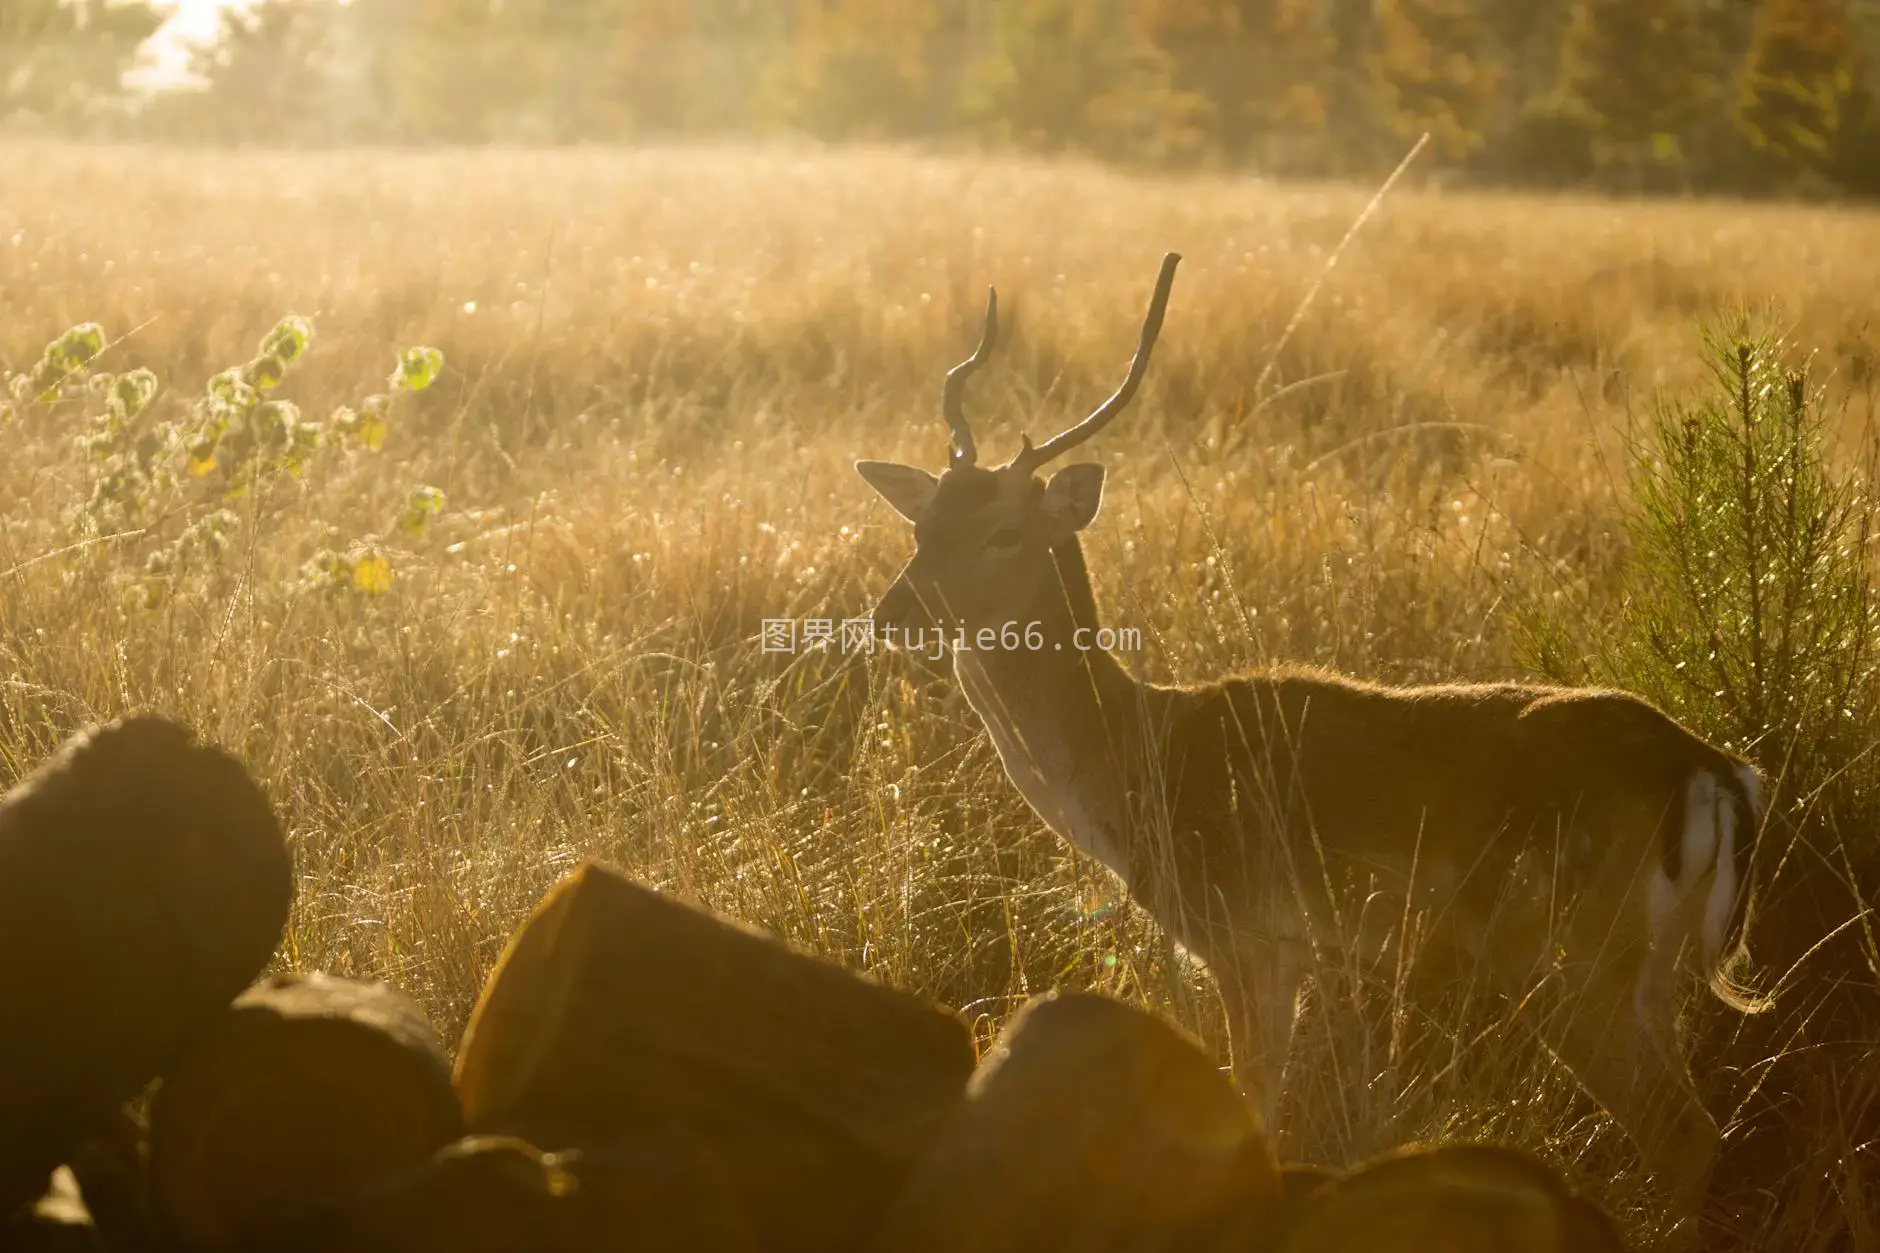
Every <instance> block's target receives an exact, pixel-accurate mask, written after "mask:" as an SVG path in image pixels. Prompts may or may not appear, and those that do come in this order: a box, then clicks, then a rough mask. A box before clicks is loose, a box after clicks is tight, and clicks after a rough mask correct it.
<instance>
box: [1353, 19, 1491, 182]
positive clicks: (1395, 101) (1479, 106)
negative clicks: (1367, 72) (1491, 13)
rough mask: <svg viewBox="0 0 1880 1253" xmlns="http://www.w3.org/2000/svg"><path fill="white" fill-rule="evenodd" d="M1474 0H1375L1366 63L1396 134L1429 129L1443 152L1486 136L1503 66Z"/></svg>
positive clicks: (1461, 151) (1459, 152) (1455, 152)
mask: <svg viewBox="0 0 1880 1253" xmlns="http://www.w3.org/2000/svg"><path fill="white" fill-rule="evenodd" d="M1484 16H1485V15H1484V14H1483V12H1482V6H1481V5H1480V4H1479V3H1478V2H1477V0H1378V5H1377V25H1378V29H1377V51H1376V52H1375V53H1374V54H1372V57H1371V68H1372V73H1373V76H1374V81H1375V83H1376V87H1377V91H1378V94H1379V97H1380V103H1381V105H1382V106H1383V112H1384V116H1385V117H1387V118H1388V119H1389V120H1390V122H1391V124H1392V125H1393V127H1394V129H1395V130H1396V131H1397V133H1398V134H1399V135H1400V136H1405V137H1407V136H1413V135H1417V134H1420V133H1421V132H1423V131H1426V130H1427V131H1429V132H1430V134H1431V136H1432V138H1433V139H1434V140H1435V142H1436V146H1437V153H1438V155H1439V156H1442V157H1450V158H1455V157H1463V156H1467V155H1468V154H1470V153H1472V152H1474V151H1475V150H1476V149H1478V148H1480V147H1481V146H1482V145H1483V143H1484V142H1486V139H1487V135H1488V131H1489V128H1490V127H1491V126H1492V125H1493V123H1494V120H1495V110H1496V105H1497V104H1498V102H1499V97H1500V94H1501V85H1502V67H1501V65H1500V64H1499V63H1498V62H1497V60H1496V55H1495V54H1496V49H1495V48H1494V47H1493V46H1491V44H1490V41H1489V40H1490V35H1489V30H1488V27H1487V24H1486V22H1485V21H1484Z"/></svg>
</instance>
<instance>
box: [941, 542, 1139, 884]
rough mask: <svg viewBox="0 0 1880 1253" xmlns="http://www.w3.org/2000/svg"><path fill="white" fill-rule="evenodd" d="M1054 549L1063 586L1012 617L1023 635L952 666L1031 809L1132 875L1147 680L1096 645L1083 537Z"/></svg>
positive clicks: (963, 656) (960, 656)
mask: <svg viewBox="0 0 1880 1253" xmlns="http://www.w3.org/2000/svg"><path fill="white" fill-rule="evenodd" d="M1052 557H1053V559H1054V561H1055V563H1056V565H1057V572H1058V578H1057V580H1056V581H1055V585H1051V586H1049V590H1048V591H1047V592H1046V593H1045V594H1043V595H1041V596H1040V597H1039V598H1038V600H1037V602H1036V603H1035V604H1034V605H1033V607H1032V611H1031V612H1030V613H1029V614H1028V615H1026V616H1025V618H1024V620H1022V621H1020V622H1017V623H1014V624H1012V625H1013V627H1014V628H1015V631H1016V633H1017V635H1018V636H1020V637H1027V638H1025V641H1024V642H1021V643H1020V644H1019V646H1018V647H1016V648H1013V649H1004V648H995V649H988V650H959V651H956V652H955V653H954V655H953V671H954V674H955V675H956V676H958V678H959V681H960V687H961V688H962V690H963V691H964V692H965V694H966V700H967V703H968V704H970V705H971V706H972V707H973V711H974V712H975V713H977V714H978V715H979V717H980V720H981V721H983V722H984V723H985V724H986V730H987V732H988V734H989V735H990V736H991V738H992V743H993V746H994V747H995V748H996V749H997V750H998V753H999V758H1000V760H1001V761H1002V762H1003V763H1004V765H1005V772H1006V774H1007V775H1008V776H1010V778H1011V780H1012V782H1013V784H1014V785H1015V786H1016V787H1017V788H1018V790H1019V792H1020V793H1021V794H1022V795H1023V796H1024V797H1025V800H1026V801H1027V802H1028V803H1029V804H1030V805H1031V807H1032V809H1033V810H1035V811H1036V812H1037V814H1038V816H1039V817H1040V818H1042V819H1043V820H1044V821H1045V823H1046V825H1048V826H1049V827H1051V829H1052V830H1053V831H1055V832H1057V834H1058V835H1060V836H1062V837H1063V838H1064V839H1065V840H1067V841H1069V842H1070V843H1071V844H1073V845H1075V846H1076V847H1077V848H1078V849H1080V850H1081V851H1083V852H1084V853H1087V854H1089V855H1090V856H1092V857H1095V858H1097V859H1098V860H1099V861H1101V862H1103V863H1104V864H1105V865H1107V866H1109V867H1110V869H1112V870H1114V871H1115V872H1116V873H1117V874H1118V875H1120V876H1122V878H1123V879H1124V881H1125V882H1127V881H1128V880H1129V878H1130V864H1129V862H1130V857H1129V840H1128V835H1129V821H1128V784H1127V779H1128V777H1129V774H1130V773H1131V771H1130V770H1129V766H1130V765H1131V762H1132V760H1133V757H1132V753H1133V752H1134V751H1137V745H1138V741H1139V735H1140V727H1141V725H1142V717H1143V714H1142V709H1141V704H1142V698H1143V695H1144V691H1145V689H1144V688H1143V687H1142V685H1139V684H1138V683H1137V682H1136V681H1135V680H1134V679H1132V678H1131V677H1130V675H1129V673H1128V672H1127V671H1126V670H1125V669H1124V668H1123V666H1122V664H1121V663H1120V662H1118V661H1117V659H1116V658H1115V657H1113V656H1111V655H1110V654H1109V653H1108V652H1106V651H1104V650H1103V649H1100V648H1098V647H1097V645H1096V635H1097V628H1098V626H1099V621H1098V617H1097V603H1096V597H1095V595H1094V594H1093V593H1092V591H1091V587H1090V574H1089V571H1088V569H1087V568H1086V567H1085V565H1084V558H1083V551H1082V549H1081V547H1080V546H1079V544H1078V542H1077V539H1076V538H1075V537H1074V536H1073V537H1071V538H1070V539H1068V540H1066V541H1064V542H1063V543H1061V544H1060V545H1058V546H1056V547H1054V548H1053V549H1052ZM1028 633H1029V634H1028ZM1033 642H1036V645H1037V646H1036V647H1032V643H1033Z"/></svg>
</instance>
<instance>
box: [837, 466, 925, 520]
mask: <svg viewBox="0 0 1880 1253" xmlns="http://www.w3.org/2000/svg"><path fill="white" fill-rule="evenodd" d="M855 472H856V473H857V474H859V475H861V476H862V478H863V479H864V480H866V481H867V483H868V485H869V486H870V487H872V488H874V489H875V490H876V491H877V492H880V493H881V498H882V499H883V500H885V501H887V502H888V503H889V504H890V505H892V506H894V511H895V512H896V513H898V514H900V515H901V516H902V517H903V518H906V519H907V520H908V521H909V522H919V521H920V520H921V519H922V518H924V517H926V516H927V506H928V505H931V504H932V503H933V497H934V493H935V492H937V491H939V490H940V480H939V479H937V478H935V477H934V476H933V475H931V474H929V473H927V472H926V471H925V470H922V469H921V468H919V467H918V466H904V465H900V464H899V463H897V462H893V461H858V462H856V463H855Z"/></svg>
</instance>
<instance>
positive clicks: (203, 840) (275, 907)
mask: <svg viewBox="0 0 1880 1253" xmlns="http://www.w3.org/2000/svg"><path fill="white" fill-rule="evenodd" d="M291 893H292V876H291V874H290V871H289V866H288V857H287V850H286V848H285V846H284V845H283V844H282V841H281V830H280V826H279V824H278V823H277V822H276V821H275V817H274V812H273V810H272V809H271V808H270V807H269V805H268V801H267V798H266V797H264V796H263V795H262V793H261V790H260V788H259V787H257V786H256V784H255V782H254V780H253V779H252V778H250V777H249V775H248V772H247V771H246V770H245V769H244V768H243V767H242V765H241V763H240V762H238V761H236V760H235V759H234V758H233V757H230V756H229V755H228V754H227V753H224V752H222V751H221V750H220V749H217V748H213V747H210V746H207V745H197V744H194V743H192V742H191V737H190V734H189V732H188V731H186V730H184V729H183V728H182V727H179V726H177V725H175V724H173V723H170V722H166V721H163V720H162V719H159V718H132V719H128V720H126V721H124V722H119V723H114V724H112V725H110V726H107V727H104V728H101V729H99V730H95V731H92V732H89V733H86V734H82V735H79V736H76V737H74V738H73V739H72V740H71V741H69V742H68V743H67V744H66V745H65V747H63V748H62V749H61V750H60V751H59V752H58V753H57V754H56V755H55V756H54V757H52V758H51V759H49V760H48V761H47V762H45V763H44V764H43V765H42V766H40V768H39V769H38V770H36V771H34V772H33V774H32V775H31V777H29V778H28V779H26V780H25V781H24V782H23V783H21V784H20V785H19V786H18V787H16V788H15V789H14V790H13V791H12V792H11V793H10V794H9V795H8V796H7V797H6V799H5V800H4V801H3V802H0V1214H5V1213H7V1212H9V1211H12V1210H14V1209H16V1208H17V1207H19V1206H21V1205H24V1204H29V1203H30V1202H31V1201H32V1199H33V1198H34V1197H36V1196H37V1195H39V1193H40V1191H41V1190H42V1188H43V1187H44V1186H45V1182H46V1177H47V1175H48V1173H49V1172H50V1171H51V1170H52V1169H53V1167H55V1166H57V1165H58V1164H59V1163H60V1162H62V1161H64V1160H65V1159H66V1157H67V1156H68V1155H69V1153H70V1152H71V1150H72V1148H73V1146H74V1144H75V1143H76V1142H77V1141H78V1139H79V1138H80V1137H81V1136H83V1135H84V1133H85V1132H86V1131H87V1130H88V1129H89V1128H91V1127H92V1126H95V1125H97V1124H99V1123H100V1122H103V1121H106V1120H108V1119H109V1117H110V1116H111V1114H112V1112H113V1111H114V1110H115V1109H116V1108H117V1107H118V1106H120V1105H122V1104H123V1102H125V1101H126V1100H128V1099H130V1098H131V1097H133V1096H135V1095H137V1093H138V1092H140V1091H141V1090H142V1089H143V1088H144V1087H145V1085H146V1084H148V1083H149V1082H150V1080H151V1079H152V1078H154V1077H155V1076H156V1075H157V1074H158V1072H159V1071H160V1070H161V1069H162V1068H163V1067H164V1066H166V1065H167V1064H168V1063H169V1062H170V1061H172V1060H173V1059H174V1058H175V1057H176V1055H177V1053H178V1051H179V1050H180V1049H181V1048H182V1046H183V1044H184V1042H185V1041H186V1040H187V1039H188V1038H189V1037H190V1036H191V1035H192V1034H193V1033H194V1032H196V1031H198V1030H199V1029H200V1028H201V1027H202V1026H203V1024H204V1023H206V1022H208V1021H210V1020H212V1019H214V1018H215V1016H216V1015H218V1014H220V1013H221V1012H222V1011H223V1010H224V1009H226V1008H227V1006H228V1003H229V1001H231V1000H232V999H233V998H234V997H235V996H236V995H237V994H238V993H239V992H240V991H241V990H242V989H243V988H244V987H246V986H247V985H248V984H249V983H250V982H252V981H253V980H254V978H255V977H256V976H257V975H258V974H259V973H260V972H261V970H262V968H263V966H265V965H266V963H267V961H268V958H269V956H270V955H271V954H272V953H273V951H274V947H275V945H276V944H277V943H279V941H280V937H281V930H282V928H283V927H284V926H285V924H286V921H287V908H288V901H289V897H290V895H291Z"/></svg>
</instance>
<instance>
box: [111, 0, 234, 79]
mask: <svg viewBox="0 0 1880 1253" xmlns="http://www.w3.org/2000/svg"><path fill="white" fill-rule="evenodd" d="M229 2H230V0H168V2H167V3H164V4H160V5H159V6H158V7H159V8H167V9H169V10H171V14H170V20H169V21H167V22H165V23H164V24H163V29H162V30H160V31H158V32H157V34H156V36H155V37H154V38H153V39H152V40H151V41H150V47H149V48H148V49H147V50H146V55H147V56H148V58H149V68H148V69H145V70H140V71H139V72H137V73H136V74H134V75H132V81H134V82H137V83H148V84H157V83H167V82H175V81H176V80H177V79H179V78H181V77H182V76H183V67H184V53H183V44H184V42H185V41H186V40H189V39H195V38H199V37H201V36H203V35H208V34H212V33H213V32H214V31H215V15H216V12H217V10H219V9H221V8H222V6H223V5H224V4H227V3H229Z"/></svg>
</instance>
